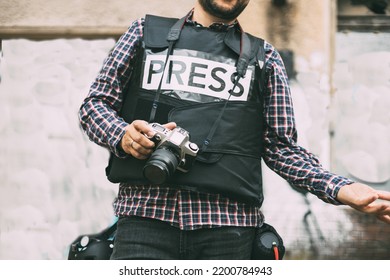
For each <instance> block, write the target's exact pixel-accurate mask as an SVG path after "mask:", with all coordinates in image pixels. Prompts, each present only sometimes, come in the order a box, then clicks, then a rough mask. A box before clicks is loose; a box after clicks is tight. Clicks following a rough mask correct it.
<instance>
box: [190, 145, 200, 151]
mask: <svg viewBox="0 0 390 280" xmlns="http://www.w3.org/2000/svg"><path fill="white" fill-rule="evenodd" d="M189 147H190V149H191V150H193V151H197V150H198V149H199V148H198V145H196V144H195V143H190V145H189Z"/></svg>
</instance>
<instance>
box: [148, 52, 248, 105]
mask: <svg viewBox="0 0 390 280" xmlns="http://www.w3.org/2000/svg"><path fill="white" fill-rule="evenodd" d="M165 59H166V56H165V55H148V56H146V61H145V67H144V73H143V79H142V88H144V89H147V90H157V89H158V86H159V83H160V81H161V76H162V72H163V69H164V63H165ZM235 73H236V67H235V66H233V65H229V64H225V63H220V62H216V61H212V60H207V59H203V58H199V57H188V56H179V55H171V56H170V57H169V60H168V66H167V67H166V69H165V72H164V78H163V81H162V85H161V89H162V90H175V91H185V92H191V93H196V94H203V95H208V96H212V97H215V98H221V99H228V98H229V95H230V94H229V91H230V90H231V89H232V88H233V80H234V77H235ZM251 77H252V70H251V69H248V70H247V73H246V75H245V77H244V78H241V79H240V81H239V83H238V85H237V86H236V88H235V89H234V92H233V94H232V96H231V97H230V100H240V101H246V100H247V98H248V94H249V90H250V83H251Z"/></svg>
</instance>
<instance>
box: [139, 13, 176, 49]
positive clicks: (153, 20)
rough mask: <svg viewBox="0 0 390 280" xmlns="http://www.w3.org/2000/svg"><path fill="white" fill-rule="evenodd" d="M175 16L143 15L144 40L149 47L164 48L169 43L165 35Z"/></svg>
mask: <svg viewBox="0 0 390 280" xmlns="http://www.w3.org/2000/svg"><path fill="white" fill-rule="evenodd" d="M178 20H179V19H177V18H167V17H160V16H154V15H146V16H145V26H144V42H145V44H146V46H148V47H150V48H166V47H168V45H169V42H168V41H167V35H168V33H169V30H170V29H171V27H172V26H173V25H174V24H175V23H176V22H177V21H178Z"/></svg>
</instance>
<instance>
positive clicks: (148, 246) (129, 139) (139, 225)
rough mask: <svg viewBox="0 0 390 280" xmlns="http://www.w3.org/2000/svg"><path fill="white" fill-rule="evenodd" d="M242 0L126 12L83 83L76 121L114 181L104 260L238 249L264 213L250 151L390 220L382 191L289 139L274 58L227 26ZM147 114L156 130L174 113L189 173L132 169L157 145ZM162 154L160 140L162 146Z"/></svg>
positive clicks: (323, 194) (328, 198) (284, 91)
mask: <svg viewBox="0 0 390 280" xmlns="http://www.w3.org/2000/svg"><path fill="white" fill-rule="evenodd" d="M248 2H249V0H198V1H196V2H195V6H194V9H193V10H192V11H191V12H190V13H189V14H188V15H187V16H185V17H184V18H183V19H182V21H181V22H180V21H177V20H174V21H173V20H168V19H162V18H155V17H148V18H147V19H146V20H145V19H140V20H137V21H135V22H134V23H133V24H132V26H131V27H130V28H129V30H128V31H127V32H126V33H125V34H124V35H123V36H122V37H121V38H120V40H119V41H118V42H117V44H116V46H115V48H114V49H113V50H112V52H111V53H110V54H109V56H108V58H107V59H106V61H105V63H104V65H103V68H102V70H101V72H100V74H99V75H98V77H97V79H96V81H95V83H94V84H93V85H92V86H91V90H90V93H89V96H88V97H87V98H86V99H85V101H84V103H83V105H82V107H81V109H80V120H81V124H82V127H83V129H84V130H85V131H86V133H87V134H88V136H89V137H90V139H91V140H93V141H95V142H96V143H97V144H99V145H102V146H105V147H108V148H109V149H110V151H111V153H112V156H111V159H110V164H109V167H108V169H107V175H108V177H109V179H110V180H111V181H113V182H120V187H119V193H118V197H117V199H116V201H115V203H114V209H115V214H116V215H117V216H119V221H118V230H117V234H116V240H115V246H114V252H113V255H112V258H113V259H250V258H251V252H252V246H253V240H254V236H255V232H256V229H257V228H260V227H261V226H262V225H263V221H264V218H263V215H262V213H261V210H260V207H261V203H262V199H263V197H262V189H261V169H260V164H259V163H260V158H261V157H262V158H263V160H264V161H265V162H266V164H267V165H268V166H269V167H270V168H271V169H273V170H274V171H276V172H277V173H278V174H279V175H280V176H282V177H283V178H285V179H286V180H288V181H289V182H290V183H292V184H294V185H295V186H297V187H301V188H304V189H307V190H308V191H310V192H311V193H313V194H315V195H317V196H318V197H319V198H320V199H322V200H324V201H325V202H328V203H332V204H335V205H338V204H346V205H349V206H351V207H353V208H355V209H357V210H359V211H362V212H365V213H369V214H373V215H376V216H377V217H378V218H379V219H380V220H382V221H384V222H386V223H390V203H389V200H390V193H389V192H384V191H377V190H374V189H372V188H371V187H369V186H366V185H364V184H360V183H354V182H352V181H351V180H349V179H347V178H344V177H342V176H337V175H335V174H332V173H330V172H328V171H326V170H324V169H323V168H322V166H321V165H320V163H319V162H318V160H317V159H316V158H315V157H314V156H313V155H312V154H310V153H309V152H308V151H306V150H305V149H303V148H302V147H299V146H297V144H296V129H295V124H294V116H293V108H292V104H291V97H290V91H289V86H288V81H287V76H286V72H285V69H284V66H283V63H282V61H281V58H280V56H279V54H278V52H277V51H276V50H275V49H274V48H273V46H271V45H270V44H269V43H267V42H265V43H264V42H263V41H260V42H261V44H260V43H259V46H257V45H256V42H257V43H258V42H259V40H258V39H256V38H254V37H252V36H249V39H248V37H246V36H245V35H244V32H243V31H242V30H241V27H240V25H239V24H238V21H237V17H238V16H239V15H240V13H241V12H242V11H243V10H244V9H245V7H246V6H247V4H248ZM175 23H176V25H175ZM172 26H174V27H173V28H172ZM170 28H171V29H170ZM172 30H173V31H172ZM168 34H169V35H168ZM237 34H239V35H237ZM167 36H168V40H167V39H166V38H167ZM248 42H249V43H248ZM171 43H172V44H171ZM262 45H264V51H265V61H261V57H260V56H259V53H261V49H262V48H261V46H262ZM235 46H236V47H235ZM237 46H238V47H237ZM242 62H243V63H242ZM262 71H266V72H265V73H266V74H265V76H264V80H262V79H263V78H262V77H261V75H262V73H264V72H262ZM262 82H263V83H264V84H265V89H264V88H263V87H262ZM226 100H228V101H226ZM263 103H264V109H262V108H263V107H262V104H263ZM183 108H185V109H183ZM259 108H260V109H259ZM215 112H216V113H215ZM237 116H240V118H242V119H239V118H238V117H237ZM153 121H158V122H160V123H162V124H163V125H164V127H165V128H166V129H168V130H167V131H170V130H174V129H175V128H176V127H177V126H178V123H180V127H182V128H184V129H185V130H188V131H189V132H190V136H191V137H193V138H190V139H191V141H194V142H196V144H197V145H198V147H199V148H200V150H199V151H198V154H197V155H196V160H195V163H194V164H193V167H190V168H189V172H186V173H185V172H180V171H178V170H176V172H174V174H173V175H172V174H170V173H169V172H168V171H169V170H165V171H167V172H166V173H167V174H168V175H169V176H168V177H169V178H168V179H167V180H168V181H167V182H165V179H164V180H163V181H162V182H161V183H151V182H149V181H148V180H147V179H145V178H144V177H145V176H143V168H144V166H145V165H146V163H147V162H148V161H147V160H148V159H149V158H150V157H151V155H152V157H153V158H154V159H155V155H154V154H153V153H154V151H155V148H156V145H158V143H159V142H157V141H155V140H154V139H153V136H154V135H155V134H156V131H155V130H154V129H152V126H151V125H150V124H149V122H153ZM263 124H264V125H263ZM213 125H214V126H213ZM224 138H226V139H229V140H225V141H226V143H224V140H223V139H224ZM260 138H262V139H260ZM192 139H196V140H192ZM203 139H206V140H207V141H203ZM259 139H260V140H259ZM208 140H211V144H210V143H209V142H210V141H208ZM162 150H163V149H160V150H159V151H162ZM174 152H175V151H172V149H168V148H167V149H166V150H165V149H164V153H165V154H164V156H166V157H169V156H170V155H171V153H174ZM174 160H175V159H172V161H174ZM159 161H161V162H163V163H164V161H168V163H169V162H170V159H165V158H164V157H163V158H162V159H159ZM179 161H180V162H181V163H183V162H184V160H182V159H179ZM181 163H177V162H176V163H174V164H176V165H177V166H180V164H181ZM167 165H168V164H167ZM153 168H154V169H153V172H154V171H156V170H157V173H153V172H152V173H151V176H152V177H153V176H157V177H159V176H160V175H158V174H160V173H158V172H162V171H164V168H165V167H163V168H160V167H159V166H153ZM167 168H168V167H167ZM187 171H188V170H187ZM207 171H209V172H208V173H207ZM156 174H157V175H156ZM161 174H162V173H161ZM164 174H165V173H164ZM165 175H166V174H165ZM161 176H162V175H161ZM157 179H159V178H157Z"/></svg>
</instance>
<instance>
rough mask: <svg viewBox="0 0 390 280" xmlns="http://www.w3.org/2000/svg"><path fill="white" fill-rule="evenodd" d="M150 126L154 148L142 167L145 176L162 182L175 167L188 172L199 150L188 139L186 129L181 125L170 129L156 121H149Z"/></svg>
mask: <svg viewBox="0 0 390 280" xmlns="http://www.w3.org/2000/svg"><path fill="white" fill-rule="evenodd" d="M150 127H151V128H152V130H153V132H154V135H153V137H151V138H150V140H152V141H153V142H154V143H155V144H156V148H155V151H154V152H153V153H152V155H151V156H150V158H149V160H148V161H147V162H146V164H145V166H144V168H143V173H144V176H145V178H147V179H148V180H149V181H151V182H152V183H155V184H162V183H164V182H165V181H166V180H167V179H168V178H169V177H170V176H172V174H173V173H174V172H175V171H176V169H177V170H179V171H182V172H188V171H189V170H190V168H191V166H192V164H193V162H194V160H195V158H196V156H197V154H198V151H199V147H198V145H197V144H195V143H193V142H190V141H189V139H190V134H189V133H188V131H186V130H185V129H183V128H181V127H176V128H174V129H173V130H170V129H167V128H165V127H164V126H162V125H161V124H158V123H151V124H150Z"/></svg>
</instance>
